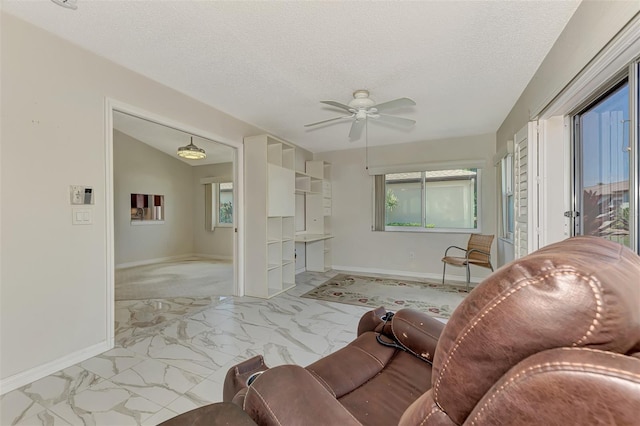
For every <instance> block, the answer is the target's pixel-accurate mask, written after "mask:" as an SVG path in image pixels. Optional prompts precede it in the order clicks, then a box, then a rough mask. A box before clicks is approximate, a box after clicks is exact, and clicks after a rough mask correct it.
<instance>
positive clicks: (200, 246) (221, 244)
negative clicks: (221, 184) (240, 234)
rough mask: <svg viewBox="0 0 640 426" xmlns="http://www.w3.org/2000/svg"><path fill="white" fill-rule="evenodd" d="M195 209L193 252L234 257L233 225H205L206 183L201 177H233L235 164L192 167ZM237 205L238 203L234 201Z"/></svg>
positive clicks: (227, 257) (218, 256)
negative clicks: (212, 228)
mask: <svg viewBox="0 0 640 426" xmlns="http://www.w3.org/2000/svg"><path fill="white" fill-rule="evenodd" d="M192 173H193V179H192V185H193V191H194V203H193V206H194V210H193V217H194V221H193V227H194V229H193V253H196V254H199V255H204V256H211V257H213V258H220V259H232V258H233V227H222V226H216V227H215V229H214V230H213V231H207V230H205V227H204V212H205V210H204V185H203V184H202V183H200V179H201V178H206V177H231V176H233V164H232V163H221V164H210V165H206V166H195V167H193V168H192ZM234 205H236V203H234Z"/></svg>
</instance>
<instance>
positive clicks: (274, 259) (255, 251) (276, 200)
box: [244, 135, 311, 298]
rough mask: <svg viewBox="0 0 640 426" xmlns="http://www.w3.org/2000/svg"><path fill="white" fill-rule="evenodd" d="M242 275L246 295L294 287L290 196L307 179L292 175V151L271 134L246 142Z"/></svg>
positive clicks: (307, 184)
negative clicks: (245, 236) (243, 269)
mask: <svg viewBox="0 0 640 426" xmlns="http://www.w3.org/2000/svg"><path fill="white" fill-rule="evenodd" d="M244 142H245V143H244V149H245V156H244V159H245V168H244V169H245V194H246V195H247V196H246V198H245V200H246V201H245V212H247V213H246V223H247V224H246V235H248V236H249V239H250V240H249V241H248V244H247V245H246V249H245V252H246V261H247V264H248V265H250V268H247V272H246V276H245V283H246V287H245V292H246V294H247V295H248V296H255V297H264V298H269V297H273V296H275V295H276V294H279V293H281V292H283V291H286V290H288V289H289V288H291V287H292V286H294V285H295V270H294V260H295V244H294V237H295V193H296V190H297V188H298V187H300V188H307V189H309V190H310V189H311V178H310V177H308V176H307V177H305V176H299V175H298V174H296V172H295V158H296V155H295V147H294V146H293V145H291V144H289V143H287V142H285V141H283V140H280V139H278V138H275V137H273V136H270V135H261V136H253V137H248V138H245V140H244Z"/></svg>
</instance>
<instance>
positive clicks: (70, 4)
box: [51, 0, 78, 10]
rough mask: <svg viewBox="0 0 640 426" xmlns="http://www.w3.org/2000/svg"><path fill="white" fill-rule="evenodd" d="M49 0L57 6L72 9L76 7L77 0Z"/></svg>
mask: <svg viewBox="0 0 640 426" xmlns="http://www.w3.org/2000/svg"><path fill="white" fill-rule="evenodd" d="M51 1H52V2H54V3H55V4H57V5H58V6H62V7H64V8H67V9H73V10H76V9H78V2H77V0H51Z"/></svg>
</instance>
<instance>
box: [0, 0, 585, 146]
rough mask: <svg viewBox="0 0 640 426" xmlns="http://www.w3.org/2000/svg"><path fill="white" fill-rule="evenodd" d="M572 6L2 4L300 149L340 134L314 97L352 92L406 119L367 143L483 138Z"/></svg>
mask: <svg viewBox="0 0 640 426" xmlns="http://www.w3.org/2000/svg"><path fill="white" fill-rule="evenodd" d="M578 4H579V1H562V0H555V1H482V0H476V1H425V2H403V1H402V2H398V1H388V2H386V1H378V2H361V1H333V2H329V1H299V2H274V1H259V2H254V1H231V2H219V1H184V0H183V1H149V0H148V1H99V0H91V1H89V0H78V9H77V10H69V9H65V8H62V7H60V6H57V5H56V4H54V3H53V2H51V1H48V0H42V1H39V0H37V1H10V0H3V2H2V8H3V10H4V11H5V12H8V13H11V14H13V15H16V16H18V17H20V18H22V19H24V20H26V21H29V22H31V23H33V24H35V25H37V26H39V27H42V28H44V29H46V30H48V31H50V32H52V33H55V34H58V35H59V36H61V37H63V38H65V39H67V40H69V41H71V42H72V43H75V44H78V45H80V46H82V47H84V48H86V49H88V50H91V51H93V52H95V53H97V54H98V55H101V56H104V57H106V58H108V59H110V60H112V61H114V62H116V63H119V64H121V65H123V66H125V67H127V68H130V69H132V70H134V71H136V72H139V73H141V74H143V75H146V76H148V77H150V78H152V79H154V80H156V81H159V82H161V83H163V84H165V85H167V86H170V87H172V88H174V89H176V90H178V91H181V92H183V93H185V94H187V95H189V96H191V97H193V98H196V99H199V100H201V101H203V102H205V103H207V104H209V105H211V106H213V107H215V108H218V109H220V110H222V111H224V112H226V113H228V114H230V115H232V116H235V117H237V118H239V119H241V120H244V121H246V122H248V123H250V124H253V125H255V126H257V127H260V128H262V129H265V130H266V131H268V132H270V133H273V134H275V135H277V136H279V137H281V138H284V139H286V140H289V141H291V142H294V143H296V144H298V145H300V146H302V147H304V148H307V149H309V150H311V151H313V152H320V151H327V150H334V149H344V148H351V147H358V146H363V145H364V135H363V137H362V138H361V139H360V140H358V141H355V142H349V138H348V132H349V126H350V122H349V121H336V122H332V123H329V124H327V125H322V126H317V127H314V128H305V127H303V126H304V124H307V123H311V122H315V121H320V120H324V119H329V118H333V117H337V116H340V115H342V114H341V113H340V112H339V111H337V110H335V109H333V108H331V107H328V106H326V105H322V104H320V103H319V101H321V100H335V101H338V102H341V103H347V102H349V100H350V99H351V94H352V92H353V91H354V90H357V89H368V90H369V91H370V92H371V97H372V98H373V99H374V100H375V101H377V102H385V101H388V100H392V99H395V98H399V97H409V98H412V99H413V100H415V102H416V104H417V105H416V106H415V107H411V108H403V109H400V110H394V111H389V113H390V114H393V115H399V116H402V117H407V118H411V119H414V120H416V121H417V124H416V125H415V126H414V127H413V128H411V129H399V128H396V127H392V126H389V125H383V124H381V123H379V122H372V123H371V124H370V125H369V127H368V138H369V139H368V140H369V145H383V144H393V143H403V142H415V141H422V140H429V139H438V138H447V137H457V136H466V135H474V134H485V133H492V132H495V131H496V130H497V129H498V127H499V126H500V124H501V123H502V121H503V120H504V118H505V117H506V115H507V114H508V112H509V111H510V109H511V107H512V106H513V104H514V103H515V102H516V100H517V99H518V97H519V96H520V94H521V93H522V91H523V90H524V88H525V87H526V84H527V83H528V82H529V80H530V79H531V77H532V76H533V74H534V73H535V71H536V69H537V68H538V66H539V65H540V63H541V61H542V60H543V58H544V57H545V55H546V54H547V52H548V51H549V49H550V48H551V46H552V45H553V43H554V41H555V40H556V39H557V37H558V35H559V34H560V32H561V31H562V29H563V28H564V26H565V25H566V23H567V21H568V20H569V18H570V17H571V15H572V14H573V12H574V11H575V9H576V7H577V6H578Z"/></svg>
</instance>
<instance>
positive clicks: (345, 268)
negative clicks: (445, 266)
mask: <svg viewBox="0 0 640 426" xmlns="http://www.w3.org/2000/svg"><path fill="white" fill-rule="evenodd" d="M332 269H333V270H334V271H337V272H357V273H362V274H366V273H369V274H383V275H397V276H399V277H409V278H418V279H420V278H421V279H428V280H434V281H436V282H439V283H441V282H442V274H434V273H431V272H407V271H403V270H394V269H378V268H361V267H359V266H344V265H333V268H332ZM472 271H473V270H472ZM482 280H484V278H474V277H471V282H472V283H476V284H477V283H480V282H481V281H482ZM450 281H455V282H456V283H462V284H464V283H466V278H465V277H464V275H454V274H449V272H448V271H447V277H446V281H445V283H447V282H450Z"/></svg>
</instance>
